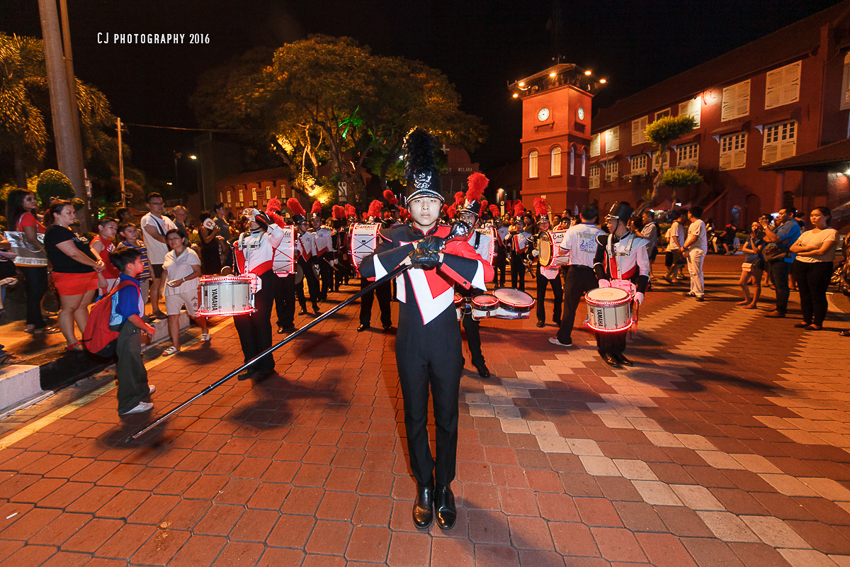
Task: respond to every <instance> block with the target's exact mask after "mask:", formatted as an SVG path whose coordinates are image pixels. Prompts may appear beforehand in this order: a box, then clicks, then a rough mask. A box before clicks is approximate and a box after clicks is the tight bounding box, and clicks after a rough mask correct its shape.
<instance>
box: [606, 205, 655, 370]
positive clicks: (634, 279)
mask: <svg viewBox="0 0 850 567" xmlns="http://www.w3.org/2000/svg"><path fill="white" fill-rule="evenodd" d="M633 212H634V209H633V208H631V207H630V206H629V204H628V203H625V202H621V203H614V204H613V205H612V206H611V211H610V212H609V213H608V216H607V217H606V218H605V220H606V222H607V223H608V231H609V234H604V235H600V236H598V237H597V238H596V242H597V244H598V247H597V249H596V256H595V258H594V262H593V270H594V271H595V272H596V277H597V278H599V287H620V286H621V285H624V282H631V283H632V284H634V285H635V286H636V288H637V292H636V293H635V294H634V300H635V302H636V303H637V304H638V305H640V304H641V303H643V294H644V293H645V292H646V286H647V284H648V283H649V256H648V255H647V252H646V245H647V244H648V243H647V241H646V239H645V238H642V237H640V236H637V235H635V234H634V233H632V232H631V231H630V230H629V227H628V223H629V219H630V218H631V216H632V213H633ZM627 291H629V292H631V290H630V289H629V290H627ZM627 332H628V329H625V330H622V331H615V332H604V333H602V332H599V331H597V332H596V346H597V349H598V350H599V354H600V356H602V360H604V361H605V363H606V364H608V365H609V366H620V365H621V364H622V365H624V366H631V365H632V361H631V360H629V359H628V358H626V357H625V355H624V354H623V352H624V351H625V350H626V333H627Z"/></svg>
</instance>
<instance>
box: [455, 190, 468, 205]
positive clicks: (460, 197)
mask: <svg viewBox="0 0 850 567" xmlns="http://www.w3.org/2000/svg"><path fill="white" fill-rule="evenodd" d="M465 198H466V195H464V193H463V191H458V192H457V193H455V204H456V205H460V206H463V200H464V199H465Z"/></svg>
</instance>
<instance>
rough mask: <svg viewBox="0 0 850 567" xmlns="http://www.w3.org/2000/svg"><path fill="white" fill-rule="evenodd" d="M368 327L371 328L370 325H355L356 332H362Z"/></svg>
mask: <svg viewBox="0 0 850 567" xmlns="http://www.w3.org/2000/svg"><path fill="white" fill-rule="evenodd" d="M369 328H371V326H370V325H360V326H359V327H357V332H358V333H362V332H363V331H365V330H366V329H369Z"/></svg>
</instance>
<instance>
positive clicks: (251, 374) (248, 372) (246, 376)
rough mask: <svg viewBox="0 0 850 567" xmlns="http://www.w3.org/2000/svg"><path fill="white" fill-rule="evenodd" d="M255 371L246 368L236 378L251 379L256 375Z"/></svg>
mask: <svg viewBox="0 0 850 567" xmlns="http://www.w3.org/2000/svg"><path fill="white" fill-rule="evenodd" d="M254 374H255V372H254V371H253V370H245V371H244V372H240V373H239V374H237V375H236V379H237V380H239V381H240V382H241V381H243V380H250V379H251V378H253V377H254Z"/></svg>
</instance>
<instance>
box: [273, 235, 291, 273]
mask: <svg viewBox="0 0 850 567" xmlns="http://www.w3.org/2000/svg"><path fill="white" fill-rule="evenodd" d="M281 230H282V231H283V240H281V241H280V244H278V245H277V248H275V250H274V257H273V258H272V270H274V273H276V274H281V275H286V276H288V275H289V274H294V273H295V227H292V226H285V227H283V228H281Z"/></svg>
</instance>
